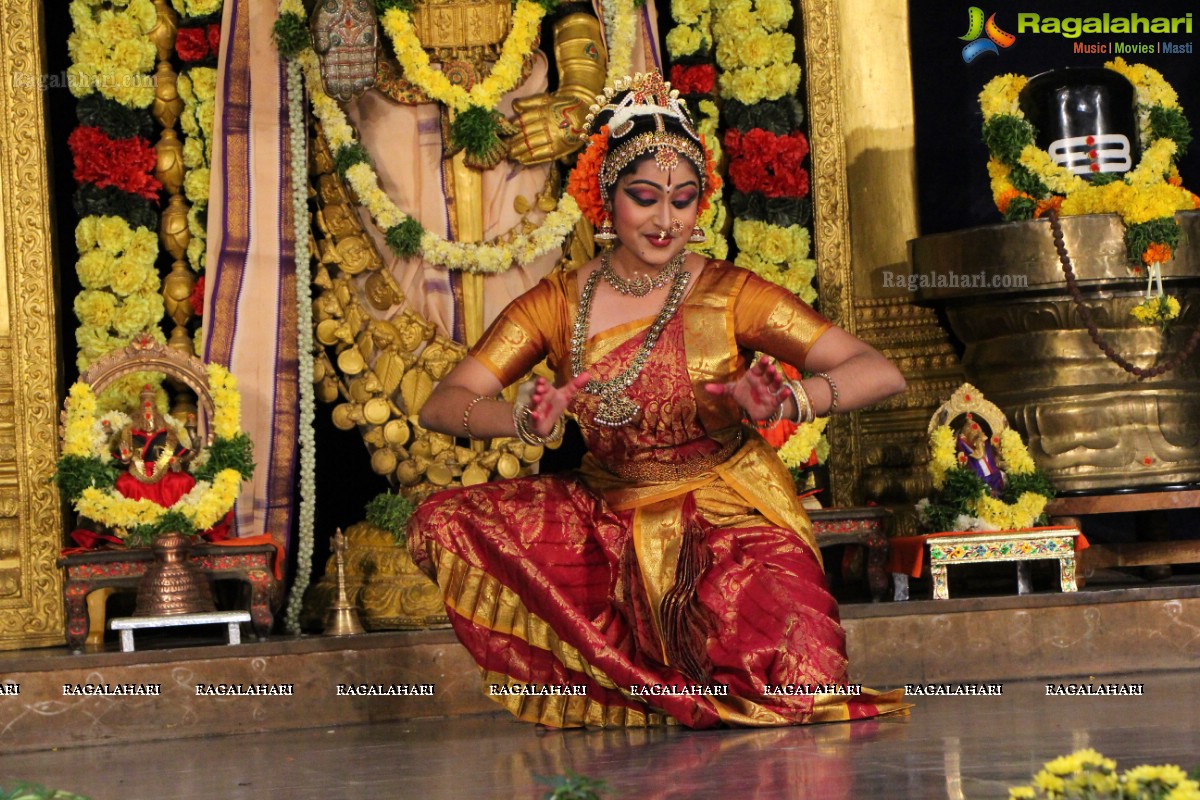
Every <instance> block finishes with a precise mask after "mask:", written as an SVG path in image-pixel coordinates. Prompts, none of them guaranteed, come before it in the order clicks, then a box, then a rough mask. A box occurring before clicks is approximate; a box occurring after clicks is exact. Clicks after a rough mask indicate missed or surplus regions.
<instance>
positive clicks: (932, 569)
mask: <svg viewBox="0 0 1200 800" xmlns="http://www.w3.org/2000/svg"><path fill="white" fill-rule="evenodd" d="M1077 536H1079V531H1078V530H1077V529H1075V528H1044V529H1041V530H1027V531H996V532H994V533H967V534H963V535H962V536H938V537H931V538H930V539H929V573H930V575H931V576H932V578H933V599H934V600H946V599H948V598H949V597H950V589H949V587H948V586H947V584H946V569H947V567H951V566H954V565H957V564H992V563H996V562H1003V561H1013V562H1016V564H1017V593H1018V594H1028V593H1029V592H1030V590H1031V582H1030V577H1029V572H1030V562H1031V561H1038V560H1044V559H1050V560H1056V561H1058V572H1059V583H1060V585H1061V586H1062V590H1063V591H1064V592H1074V591H1076V588H1077V587H1076V585H1075V538H1076V537H1077Z"/></svg>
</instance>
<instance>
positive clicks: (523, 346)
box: [409, 261, 905, 728]
mask: <svg viewBox="0 0 1200 800" xmlns="http://www.w3.org/2000/svg"><path fill="white" fill-rule="evenodd" d="M694 280H695V284H694V286H693V289H692V291H691V292H690V293H689V295H688V296H687V298H686V299H685V301H684V303H683V306H682V307H681V309H680V311H679V312H678V313H677V314H676V315H675V317H674V318H673V319H672V320H671V321H670V322H669V323H668V324H667V326H666V328H665V329H664V331H663V333H662V335H661V337H660V339H659V341H658V343H657V345H656V346H655V348H654V349H653V351H652V352H651V355H650V358H649V360H648V361H647V363H646V365H645V367H644V369H643V370H642V372H641V374H640V376H639V377H638V379H637V381H636V382H635V383H634V384H633V385H632V386H631V387H630V389H629V390H628V392H627V394H628V396H629V397H630V398H631V399H632V400H634V401H635V402H637V403H638V404H639V405H640V406H641V408H642V414H641V415H640V417H639V418H638V419H637V420H636V421H635V422H634V423H632V424H630V425H626V426H624V427H621V428H615V429H614V428H605V427H602V426H599V425H596V424H594V423H593V422H592V418H593V416H594V413H595V406H596V404H597V402H598V400H597V398H596V397H594V396H591V395H587V394H583V393H581V394H580V395H578V396H577V397H576V399H575V400H574V401H573V403H572V406H571V409H570V410H571V412H572V413H573V414H574V416H575V418H576V420H577V421H578V423H579V425H580V429H581V431H582V432H583V435H584V439H585V441H586V443H587V447H588V455H587V456H586V457H585V459H584V463H583V466H582V467H581V468H580V470H578V471H577V472H575V473H571V474H567V475H558V476H551V475H546V476H533V477H527V478H518V479H514V480H508V481H498V482H495V483H490V484H484V485H481V486H473V487H467V488H460V489H452V490H448V491H444V492H439V493H437V494H435V495H433V496H431V497H430V498H429V499H428V500H427V501H426V502H425V503H424V504H422V506H421V507H420V508H419V509H418V511H417V513H416V514H415V515H414V517H413V519H412V521H411V522H410V525H409V547H410V549H411V551H412V553H413V556H414V558H415V559H416V561H417V563H418V565H420V566H421V567H422V568H423V569H424V570H425V571H426V572H427V573H429V574H430V575H431V576H432V577H434V578H435V579H436V580H437V582H438V584H439V586H440V587H441V591H442V594H443V597H444V599H445V602H446V608H447V610H448V613H449V615H450V619H451V621H452V623H453V625H454V629H455V631H456V632H457V634H458V636H459V639H460V640H461V641H462V642H463V644H464V645H465V646H466V647H467V649H468V650H470V652H471V654H472V655H473V656H474V657H475V659H476V661H477V662H478V663H479V665H480V668H481V669H482V670H483V675H484V684H485V691H486V692H488V693H489V694H490V695H492V696H493V699H495V700H497V701H498V702H499V703H500V704H501V705H503V706H505V707H506V708H508V709H509V711H511V712H512V713H513V714H515V715H516V716H518V717H519V718H521V719H523V720H528V721H532V722H540V723H543V724H545V725H550V726H555V727H573V726H583V725H588V726H605V725H650V724H661V723H664V722H668V721H670V720H675V721H678V722H679V723H681V724H683V725H686V726H688V727H694V728H707V727H713V726H717V725H722V724H729V725H760V726H761V725H789V724H800V723H809V722H827V721H835V720H849V719H859V718H864V717H871V716H876V715H879V714H882V713H887V712H890V711H896V710H900V709H902V708H904V707H905V706H903V704H902V703H900V702H899V700H900V693H899V692H897V693H890V694H877V693H875V692H872V691H871V690H862V691H861V692H860V691H857V690H856V689H855V688H854V687H850V686H849V684H848V678H847V672H846V656H845V637H844V633H843V631H842V628H841V625H840V624H839V621H838V611H837V605H836V603H835V602H834V600H833V598H832V597H831V596H830V595H829V593H828V591H827V590H826V587H825V578H824V574H823V571H822V567H821V562H820V555H819V551H818V550H817V548H816V545H815V542H814V539H813V535H812V526H811V524H810V523H809V521H808V519H807V517H806V516H805V514H804V511H803V509H802V508H801V506H800V503H799V501H798V500H797V498H796V494H795V490H794V487H793V485H792V482H791V477H790V475H789V473H788V471H787V469H786V468H785V467H784V466H783V464H782V463H781V462H780V461H779V459H778V457H777V456H776V455H775V453H774V451H773V450H772V449H771V448H770V447H769V446H768V445H766V444H765V443H764V442H762V440H761V439H759V438H758V437H757V436H756V435H755V434H754V433H752V432H751V431H750V430H749V429H748V428H745V427H744V426H742V424H741V414H740V409H738V408H737V406H736V405H735V404H734V403H733V401H732V400H729V399H727V398H724V397H718V396H714V395H710V394H708V393H706V392H705V391H704V389H703V384H704V383H707V382H710V381H726V380H731V379H733V378H735V377H737V376H738V375H739V374H740V373H741V372H742V371H743V370H744V369H745V368H746V366H747V363H748V361H747V359H748V358H749V356H750V355H751V352H752V351H753V350H762V351H764V352H767V353H769V354H771V355H774V356H776V357H778V358H781V359H783V360H786V361H788V362H790V363H793V364H796V365H798V366H800V365H803V362H804V355H805V353H806V352H807V350H808V348H809V347H810V346H811V345H812V343H813V342H815V341H816V339H817V337H818V336H820V335H821V333H823V332H824V331H825V329H826V328H827V327H828V325H829V323H828V322H827V321H826V320H824V319H823V318H821V317H820V316H819V315H817V314H816V313H815V312H813V311H812V310H811V309H810V308H808V307H807V306H806V305H804V304H803V303H801V302H799V301H798V300H796V298H795V297H794V296H792V295H791V294H789V293H787V292H786V291H784V290H782V289H778V288H777V287H774V286H773V285H771V284H769V283H766V282H764V281H762V280H760V279H758V278H756V277H754V276H753V275H752V274H751V273H748V272H746V271H745V270H741V269H738V268H736V267H733V266H731V265H729V264H727V263H725V262H716V261H711V262H709V263H708V264H707V266H706V267H705V268H704V269H703V270H702V271H701V272H700V274H699V275H698V276H697V277H696V278H695V279H694ZM577 307H578V288H577V286H576V283H575V280H574V276H573V275H564V274H555V275H553V276H551V277H549V278H547V279H545V280H543V281H542V282H541V283H540V284H539V285H538V286H537V287H536V288H535V289H533V290H532V291H531V292H529V293H528V294H526V295H524V296H523V297H522V298H519V299H518V300H517V301H515V302H514V304H513V305H512V306H510V307H509V309H507V310H506V311H505V313H504V314H503V315H502V316H501V317H500V318H499V319H498V320H497V322H496V323H495V324H494V325H493V326H492V327H491V328H490V329H489V331H488V333H487V334H485V336H484V337H483V339H481V340H480V342H479V343H478V344H477V345H476V347H475V348H474V349H473V350H472V354H473V355H474V356H475V357H476V358H478V359H479V360H480V361H481V362H482V363H483V364H484V365H485V366H487V367H488V368H489V369H490V370H491V371H492V372H493V373H494V374H495V375H496V376H497V377H498V378H499V379H500V380H501V382H502V383H505V384H507V383H511V382H512V381H514V380H516V379H518V378H519V377H520V376H521V375H523V374H525V373H526V372H527V371H528V370H529V369H530V368H531V367H532V366H533V365H534V364H535V363H537V362H538V361H539V360H541V359H542V358H543V357H546V358H548V360H549V363H550V366H551V368H552V369H555V370H556V372H557V373H558V379H559V381H560V382H561V381H563V380H565V379H566V378H567V377H569V376H568V373H569V370H570V365H569V362H570V357H569V352H568V348H569V342H570V331H571V326H572V325H573V323H574V314H575V312H576V309H577ZM649 323H650V320H638V321H635V322H631V323H628V324H625V325H622V326H618V327H617V328H613V329H611V330H608V331H604V332H602V333H599V334H597V335H595V336H593V337H592V338H591V339H590V340H588V342H587V346H586V350H585V362H586V364H587V368H588V370H589V372H591V373H592V375H593V377H595V378H598V379H600V380H604V379H606V378H609V377H611V376H613V375H616V374H618V373H619V372H620V371H622V370H623V369H624V368H625V367H626V366H627V365H628V363H629V362H630V360H631V359H632V357H633V354H634V353H635V352H636V350H637V348H638V345H639V344H640V342H641V340H642V337H643V336H644V334H645V330H646V328H647V327H648V325H649ZM554 687H573V688H571V689H569V690H562V691H560V690H558V689H555V688H554ZM816 687H841V689H840V690H838V691H832V692H821V691H814V689H815V688H816ZM847 687H849V688H847Z"/></svg>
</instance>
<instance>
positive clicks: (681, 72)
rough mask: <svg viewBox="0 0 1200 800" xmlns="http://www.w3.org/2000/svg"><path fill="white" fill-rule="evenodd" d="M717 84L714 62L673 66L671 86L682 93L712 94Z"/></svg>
mask: <svg viewBox="0 0 1200 800" xmlns="http://www.w3.org/2000/svg"><path fill="white" fill-rule="evenodd" d="M716 84H717V71H716V69H715V68H714V67H713V65H712V64H691V65H684V64H676V65H674V66H673V67H671V86H672V87H674V88H676V89H678V90H679V93H680V94H711V93H712V90H713V87H715V86H716Z"/></svg>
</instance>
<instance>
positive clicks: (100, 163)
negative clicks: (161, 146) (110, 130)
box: [67, 126, 162, 200]
mask: <svg viewBox="0 0 1200 800" xmlns="http://www.w3.org/2000/svg"><path fill="white" fill-rule="evenodd" d="M67 145H68V146H69V147H70V148H71V154H72V155H73V156H74V160H75V180H76V182H78V183H91V184H95V185H96V186H98V187H100V188H104V187H106V186H115V187H116V188H118V189H120V190H121V191H124V192H129V193H130V194H136V195H139V196H141V197H144V198H146V199H147V200H157V199H158V193H159V191H160V190H161V189H162V184H161V183H159V181H158V179H157V178H155V177H154V174H153V173H154V167H155V165H156V164H157V163H158V157H157V156H156V155H155V152H154V146H153V145H151V144H150V142H148V141H146V140H145V139H143V138H142V137H140V136H137V137H133V138H129V139H110V138H109V137H108V136H107V135H105V133H104V132H103V131H101V130H100V129H99V128H94V127H90V126H81V127H78V128H76V129H75V130H74V131H72V132H71V135H70V136H69V137H68V138H67Z"/></svg>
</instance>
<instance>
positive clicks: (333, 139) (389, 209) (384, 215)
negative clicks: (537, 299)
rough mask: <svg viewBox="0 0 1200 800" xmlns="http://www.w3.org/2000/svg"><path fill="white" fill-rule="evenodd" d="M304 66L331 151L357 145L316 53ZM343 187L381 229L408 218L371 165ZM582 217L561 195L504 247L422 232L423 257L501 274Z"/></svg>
mask: <svg viewBox="0 0 1200 800" xmlns="http://www.w3.org/2000/svg"><path fill="white" fill-rule="evenodd" d="M299 59H300V63H301V66H303V67H304V71H305V77H306V81H305V84H306V86H307V88H308V91H309V95H310V97H311V98H312V104H313V111H314V112H315V113H316V115H317V118H318V119H319V120H321V124H322V126H323V129H324V131H325V136H326V138H327V139H328V141H329V147H330V149H332V150H333V151H335V152H336V151H337V150H338V149H339V148H341V147H344V146H347V145H350V144H353V143H354V142H355V136H354V129H353V128H352V127H351V126H350V124H349V122H348V121H347V119H346V115H345V114H344V113H343V112H342V109H341V107H340V106H339V105H338V104H337V102H336V101H335V100H334V99H333V98H331V97H329V95H327V94H325V92H324V91H323V89H322V88H321V87H322V82H321V76H320V67H319V64H318V62H317V57H316V54H315V53H314V52H313V51H312V50H306V51H304V52H303V53H301V54H300V56H299ZM346 182H347V183H349V184H350V187H351V188H352V189H353V190H354V193H355V195H356V196H357V197H358V199H359V202H360V203H362V205H363V207H364V208H366V209H367V211H368V213H370V215H371V218H372V219H373V220H374V221H375V224H376V225H378V226H379V228H380V229H382V230H388V229H389V228H391V227H393V226H395V225H399V224H400V223H402V222H403V221H404V220H406V219H408V215H407V214H405V213H404V212H403V211H401V210H400V208H399V207H398V206H397V205H396V204H395V203H394V202H393V201H392V199H391V198H390V197H389V196H388V194H387V192H385V191H383V189H381V188H380V187H379V177H378V175H376V173H375V170H374V169H372V168H371V165H370V164H367V163H359V164H355V165H354V166H352V167H350V168H349V169H348V170H346ZM580 216H581V214H580V211H579V206H578V205H577V204H576V203H575V200H574V198H572V197H571V196H570V195H569V194H567V193H565V192H564V193H563V195H562V197H561V198H560V199H559V201H558V205H557V206H556V207H555V208H554V209H553V210H552V211H550V212H549V213H547V214H546V217H545V219H544V220H543V221H542V224H541V225H540V226H538V228H536V229H535V230H533V231H530V232H528V233H525V232H522V233H520V234H519V235H517V236H515V237H513V238H512V240H511V241H509V242H504V243H487V242H484V243H472V242H453V241H449V240H447V239H444V238H442V237H441V236H438V235H437V234H434V233H431V232H430V231H425V233H424V235H423V236H422V237H421V257H422V258H424V259H425V260H426V261H428V262H430V263H431V264H438V265H441V266H444V267H446V268H448V269H457V270H463V271H467V272H477V273H485V274H495V273H500V272H504V271H505V270H507V269H508V268H509V267H510V266H511V265H512V264H513V263H514V262H516V263H518V264H527V263H529V262H530V261H533V260H534V259H536V258H538V257H540V256H541V255H543V254H544V253H547V252H549V251H550V250H551V249H553V248H554V247H557V246H558V245H560V244H561V243H562V240H563V239H564V238H565V237H566V235H567V234H568V233H570V232H571V231H572V230H573V229H574V227H575V224H576V223H577V222H578V221H579V218H580Z"/></svg>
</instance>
